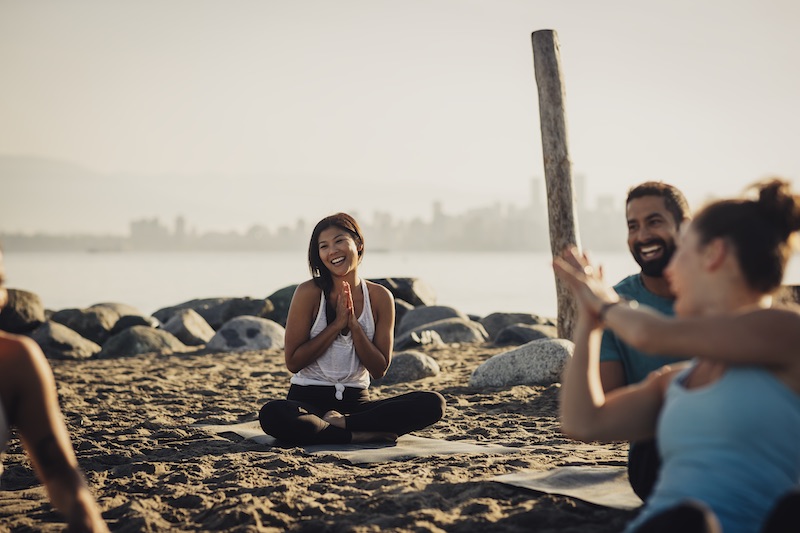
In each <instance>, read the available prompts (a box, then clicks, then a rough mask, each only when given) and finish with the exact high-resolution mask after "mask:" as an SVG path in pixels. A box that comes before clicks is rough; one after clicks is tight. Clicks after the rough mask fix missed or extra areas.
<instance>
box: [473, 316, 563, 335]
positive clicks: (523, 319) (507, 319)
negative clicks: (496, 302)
mask: <svg viewBox="0 0 800 533" xmlns="http://www.w3.org/2000/svg"><path fill="white" fill-rule="evenodd" d="M480 322H481V324H483V327H484V328H486V333H488V334H489V340H494V339H495V337H497V334H498V333H500V332H501V331H502V330H503V329H504V328H506V327H508V326H510V325H512V324H530V325H537V324H541V325H548V326H553V325H555V322H554V321H553V320H551V319H549V318H545V317H541V316H539V315H534V314H531V313H492V314H489V315H486V316H485V317H483V318H482V319H481V320H480Z"/></svg>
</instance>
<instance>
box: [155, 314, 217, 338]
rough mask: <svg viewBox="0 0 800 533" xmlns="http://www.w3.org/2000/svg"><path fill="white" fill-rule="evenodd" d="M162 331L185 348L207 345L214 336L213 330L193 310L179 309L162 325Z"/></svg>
mask: <svg viewBox="0 0 800 533" xmlns="http://www.w3.org/2000/svg"><path fill="white" fill-rule="evenodd" d="M164 330H165V331H169V332H170V333H172V334H173V335H175V337H177V339H178V340H179V341H181V342H182V343H184V344H185V345H187V346H200V345H201V344H207V343H208V341H210V340H211V338H212V337H213V336H214V328H212V327H211V326H209V325H208V322H206V321H205V319H204V318H203V317H201V316H200V314H199V313H198V312H197V311H195V310H194V309H181V310H180V311H178V312H177V313H175V314H174V315H172V318H170V319H169V320H168V321H167V323H166V324H164Z"/></svg>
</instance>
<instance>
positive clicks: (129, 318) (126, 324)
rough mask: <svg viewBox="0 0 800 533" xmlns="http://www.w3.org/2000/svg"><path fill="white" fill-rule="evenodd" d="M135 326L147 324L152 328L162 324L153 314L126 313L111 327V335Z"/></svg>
mask: <svg viewBox="0 0 800 533" xmlns="http://www.w3.org/2000/svg"><path fill="white" fill-rule="evenodd" d="M133 326H147V327H150V328H157V327H160V326H161V324H160V323H159V322H158V320H156V319H155V318H153V317H151V316H140V315H125V316H121V317H119V320H117V323H116V324H114V327H113V328H111V331H110V333H111V335H116V334H117V333H119V332H120V331H122V330H123V329H128V328H132V327H133Z"/></svg>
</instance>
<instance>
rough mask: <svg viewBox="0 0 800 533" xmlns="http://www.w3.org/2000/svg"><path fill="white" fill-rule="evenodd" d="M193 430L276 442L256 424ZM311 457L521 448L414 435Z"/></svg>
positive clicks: (371, 458) (317, 449) (328, 449)
mask: <svg viewBox="0 0 800 533" xmlns="http://www.w3.org/2000/svg"><path fill="white" fill-rule="evenodd" d="M192 427H196V428H199V429H202V430H204V431H207V432H209V433H213V434H216V435H221V434H223V433H234V434H236V435H239V436H240V437H243V438H245V439H248V440H252V441H253V442H257V443H259V444H267V445H269V446H274V445H275V443H276V442H277V441H276V440H275V438H273V437H270V436H269V435H267V434H265V433H264V431H263V430H262V429H261V426H260V424H259V423H258V421H257V420H255V421H252V422H243V423H241V424H227V425H225V424H223V425H199V424H197V425H194V426H192ZM302 448H303V450H304V451H305V452H306V453H308V454H311V455H333V456H335V457H338V458H340V459H343V460H345V461H348V462H350V463H352V464H365V463H383V462H389V461H402V460H405V459H413V458H414V457H427V456H430V455H456V454H468V455H474V454H506V453H516V452H519V451H520V450H522V448H510V447H508V446H499V445H497V444H481V443H476V442H473V441H463V440H458V441H450V440H442V439H428V438H425V437H416V436H414V435H403V436H401V437H400V438H398V439H397V443H396V444H385V443H370V442H367V443H361V444H314V445H306V446H303V447H302Z"/></svg>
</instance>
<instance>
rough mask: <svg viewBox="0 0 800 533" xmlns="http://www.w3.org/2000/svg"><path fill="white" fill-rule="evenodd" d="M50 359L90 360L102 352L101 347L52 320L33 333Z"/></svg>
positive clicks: (32, 335) (34, 338) (33, 337)
mask: <svg viewBox="0 0 800 533" xmlns="http://www.w3.org/2000/svg"><path fill="white" fill-rule="evenodd" d="M31 338H32V339H33V340H35V341H36V342H37V343H38V344H39V346H40V347H41V348H42V351H43V352H44V355H45V356H46V357H47V358H48V359H73V360H77V359H89V358H91V357H92V356H94V355H95V354H97V353H98V352H100V345H99V344H96V343H94V342H92V341H90V340H89V339H85V338H83V337H81V336H80V335H79V334H78V333H77V332H76V331H73V330H71V329H69V328H68V327H67V326H65V325H63V324H59V323H58V322H53V321H51V320H49V321H47V322H45V323H44V324H42V325H41V326H39V327H38V328H36V329H35V330H34V331H33V332H32V333H31Z"/></svg>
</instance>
